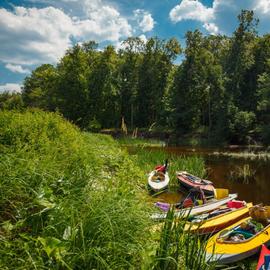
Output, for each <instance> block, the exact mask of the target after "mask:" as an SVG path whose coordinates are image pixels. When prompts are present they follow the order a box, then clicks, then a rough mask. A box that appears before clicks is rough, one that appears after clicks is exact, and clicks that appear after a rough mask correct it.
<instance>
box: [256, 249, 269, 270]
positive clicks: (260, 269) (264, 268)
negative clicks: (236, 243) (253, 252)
mask: <svg viewBox="0 0 270 270" xmlns="http://www.w3.org/2000/svg"><path fill="white" fill-rule="evenodd" d="M269 262H270V250H269V249H268V248H267V247H266V246H265V245H262V249H261V255H260V258H259V261H258V265H257V268H256V270H268V269H270V264H269Z"/></svg>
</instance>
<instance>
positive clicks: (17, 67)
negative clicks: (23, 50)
mask: <svg viewBox="0 0 270 270" xmlns="http://www.w3.org/2000/svg"><path fill="white" fill-rule="evenodd" d="M5 67H6V68H7V69H9V70H10V71H12V72H15V73H22V74H27V73H30V70H29V69H27V68H23V67H22V66H21V65H13V64H6V65H5Z"/></svg>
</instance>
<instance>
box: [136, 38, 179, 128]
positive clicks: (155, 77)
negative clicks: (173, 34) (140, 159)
mask: <svg viewBox="0 0 270 270" xmlns="http://www.w3.org/2000/svg"><path fill="white" fill-rule="evenodd" d="M180 52H181V48H180V45H179V43H178V42H177V41H176V40H175V39H171V40H169V41H167V42H165V41H164V40H160V39H158V38H150V39H149V40H148V41H147V43H146V45H145V50H144V52H143V60H142V64H141V66H140V70H139V83H138V97H137V103H138V111H139V115H138V117H137V124H138V125H139V126H141V127H146V126H149V125H151V124H153V123H157V122H159V121H160V119H161V115H162V113H163V111H164V104H163V97H164V93H165V89H166V85H167V79H168V74H169V73H170V71H171V69H172V61H173V60H174V59H175V57H176V56H177V54H179V53H180Z"/></svg>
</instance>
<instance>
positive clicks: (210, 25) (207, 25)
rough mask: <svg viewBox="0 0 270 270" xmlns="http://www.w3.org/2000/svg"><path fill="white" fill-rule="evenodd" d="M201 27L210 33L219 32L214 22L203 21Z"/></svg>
mask: <svg viewBox="0 0 270 270" xmlns="http://www.w3.org/2000/svg"><path fill="white" fill-rule="evenodd" d="M203 27H204V28H205V29H206V30H207V31H208V32H209V33H210V34H211V35H216V34H218V33H219V29H218V27H217V26H216V25H215V24H214V23H204V24H203Z"/></svg>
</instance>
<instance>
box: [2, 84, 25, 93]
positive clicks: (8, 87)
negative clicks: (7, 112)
mask: <svg viewBox="0 0 270 270" xmlns="http://www.w3.org/2000/svg"><path fill="white" fill-rule="evenodd" d="M21 91H22V89H21V85H20V84H17V83H6V84H4V85H0V93H3V92H9V93H12V92H16V93H19V92H21Z"/></svg>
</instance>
